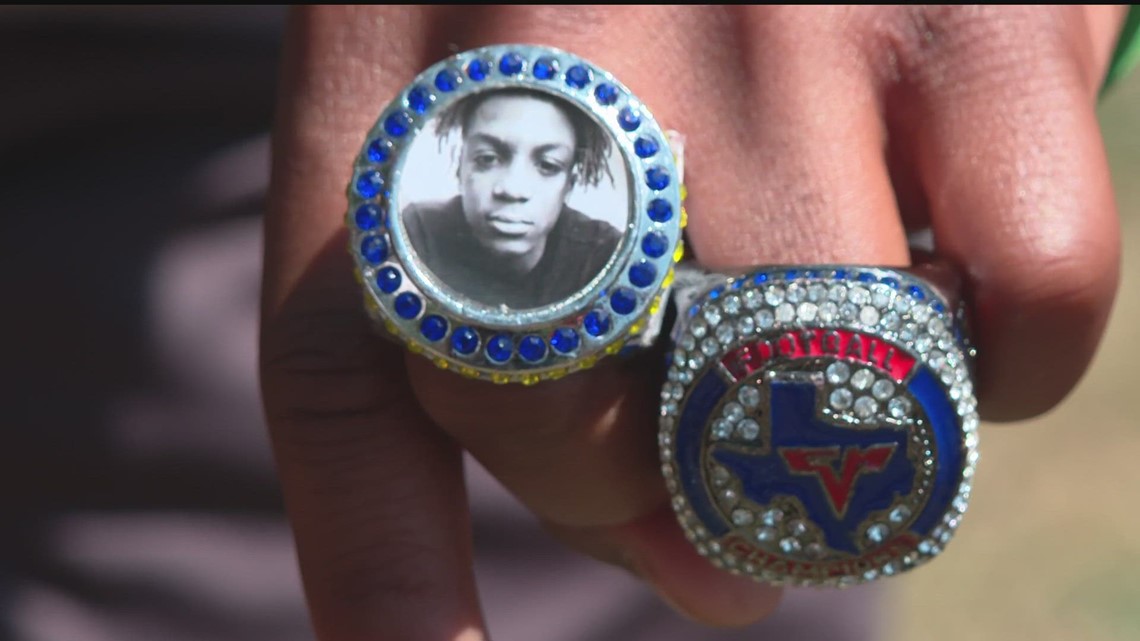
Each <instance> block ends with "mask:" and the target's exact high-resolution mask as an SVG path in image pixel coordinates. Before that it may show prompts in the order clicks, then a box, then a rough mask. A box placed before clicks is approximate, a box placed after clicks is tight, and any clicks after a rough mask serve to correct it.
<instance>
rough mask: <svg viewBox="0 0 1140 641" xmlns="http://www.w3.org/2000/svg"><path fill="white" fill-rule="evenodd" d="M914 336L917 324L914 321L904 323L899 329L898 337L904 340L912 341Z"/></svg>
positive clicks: (916, 333) (916, 332) (916, 331)
mask: <svg viewBox="0 0 1140 641" xmlns="http://www.w3.org/2000/svg"><path fill="white" fill-rule="evenodd" d="M900 300H901V299H900ZM915 336H918V325H915V324H914V323H906V324H904V325H903V326H902V329H900V330H899V338H901V339H903V340H904V341H913V340H914V337H915Z"/></svg>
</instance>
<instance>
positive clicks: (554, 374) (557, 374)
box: [547, 367, 570, 381]
mask: <svg viewBox="0 0 1140 641" xmlns="http://www.w3.org/2000/svg"><path fill="white" fill-rule="evenodd" d="M569 373H570V370H569V369H567V368H565V367H559V368H558V369H552V370H550V372H549V373H548V374H547V376H549V377H550V380H552V381H556V380H558V379H560V378H562V377H563V376H566V375H567V374H569Z"/></svg>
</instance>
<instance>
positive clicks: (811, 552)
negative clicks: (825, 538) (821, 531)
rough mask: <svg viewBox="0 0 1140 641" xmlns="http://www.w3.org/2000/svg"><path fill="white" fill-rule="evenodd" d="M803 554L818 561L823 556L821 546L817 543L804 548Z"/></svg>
mask: <svg viewBox="0 0 1140 641" xmlns="http://www.w3.org/2000/svg"><path fill="white" fill-rule="evenodd" d="M804 553H806V554H807V555H808V556H810V557H811V558H813V559H818V558H821V557H822V556H823V546H822V545H820V544H819V543H808V544H807V547H805V548H804Z"/></svg>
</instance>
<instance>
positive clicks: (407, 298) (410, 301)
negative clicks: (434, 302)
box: [396, 292, 424, 320]
mask: <svg viewBox="0 0 1140 641" xmlns="http://www.w3.org/2000/svg"><path fill="white" fill-rule="evenodd" d="M423 308H424V304H423V301H421V300H420V297H419V296H416V295H415V294H413V293H411V292H404V293H403V294H400V295H399V296H397V297H396V314H398V315H399V316H400V318H407V319H409V320H411V319H413V318H415V317H416V316H419V315H420V312H421V311H423Z"/></svg>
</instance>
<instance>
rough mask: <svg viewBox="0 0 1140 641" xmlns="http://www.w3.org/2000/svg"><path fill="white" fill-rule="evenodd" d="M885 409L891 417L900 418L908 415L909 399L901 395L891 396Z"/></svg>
mask: <svg viewBox="0 0 1140 641" xmlns="http://www.w3.org/2000/svg"><path fill="white" fill-rule="evenodd" d="M887 411H888V412H890V414H891V417H892V418H897V419H900V420H901V419H904V418H906V417H907V416H910V399H908V398H904V397H902V396H899V397H896V398H892V399H891V401H890V402H889V403H887Z"/></svg>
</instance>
